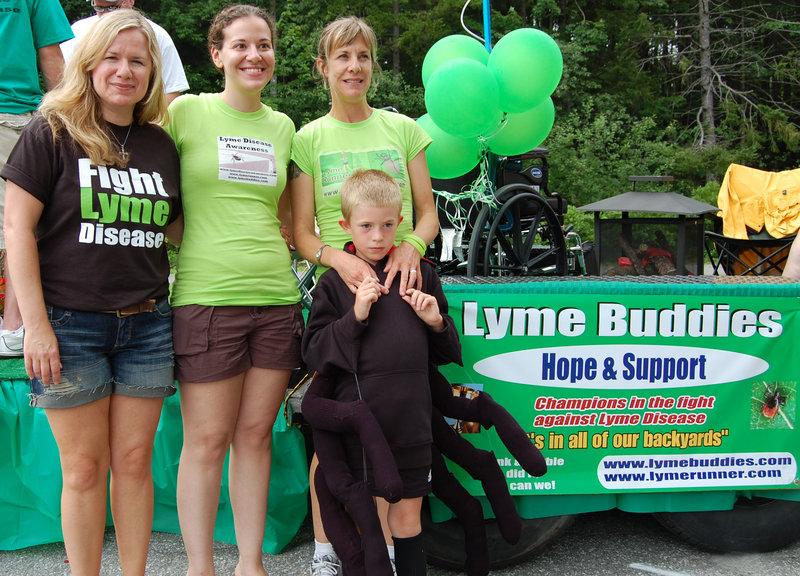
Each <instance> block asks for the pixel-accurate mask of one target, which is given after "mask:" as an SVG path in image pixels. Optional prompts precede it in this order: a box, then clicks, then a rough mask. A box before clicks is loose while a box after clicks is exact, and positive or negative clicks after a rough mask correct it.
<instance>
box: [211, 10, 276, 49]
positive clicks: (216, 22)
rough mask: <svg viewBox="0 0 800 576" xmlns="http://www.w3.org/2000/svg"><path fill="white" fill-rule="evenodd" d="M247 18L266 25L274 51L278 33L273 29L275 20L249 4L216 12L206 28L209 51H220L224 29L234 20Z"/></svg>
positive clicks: (223, 39) (223, 38)
mask: <svg viewBox="0 0 800 576" xmlns="http://www.w3.org/2000/svg"><path fill="white" fill-rule="evenodd" d="M248 16H255V17H256V18H261V19H262V20H263V21H264V22H266V23H267V26H268V27H269V33H270V35H271V36H272V47H273V49H274V48H275V44H276V43H277V41H278V31H277V30H276V29H275V20H274V19H273V18H272V16H271V15H270V13H269V12H267V11H266V10H264V9H263V8H261V7H259V6H253V5H251V4H233V5H231V6H226V7H225V8H223V9H222V10H220V11H219V12H217V15H216V16H214V18H213V20H211V25H210V26H209V27H208V49H209V51H210V50H211V48H216V49H217V50H221V49H222V43H223V42H224V41H225V29H226V28H227V27H228V26H230V25H231V24H232V23H233V22H234V21H235V20H238V19H239V18H246V17H248Z"/></svg>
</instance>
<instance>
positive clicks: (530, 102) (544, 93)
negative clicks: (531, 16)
mask: <svg viewBox="0 0 800 576" xmlns="http://www.w3.org/2000/svg"><path fill="white" fill-rule="evenodd" d="M488 66H489V69H490V70H491V71H492V73H494V77H495V78H496V79H497V87H498V88H499V89H500V109H501V110H502V111H503V112H508V113H511V114H519V113H520V112H524V111H525V110H530V109H531V108H533V107H534V106H536V105H537V104H539V103H540V102H542V101H543V100H544V99H545V98H547V97H548V96H550V94H552V93H553V91H554V90H555V89H556V86H558V83H559V81H560V80H561V73H562V72H563V69H564V59H563V58H562V56H561V50H560V49H559V47H558V44H556V41H555V40H553V39H552V38H551V37H550V36H548V35H547V34H545V33H544V32H542V31H541V30H536V29H535V28H519V29H517V30H514V31H513V32H509V33H508V34H506V35H505V36H503V37H502V38H501V39H500V40H499V41H498V42H497V45H496V46H495V47H494V49H493V50H492V53H491V54H490V55H489V64H488Z"/></svg>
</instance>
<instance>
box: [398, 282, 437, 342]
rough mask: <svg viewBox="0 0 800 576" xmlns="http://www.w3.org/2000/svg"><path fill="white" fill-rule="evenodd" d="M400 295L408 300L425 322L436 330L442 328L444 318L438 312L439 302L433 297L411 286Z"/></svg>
mask: <svg viewBox="0 0 800 576" xmlns="http://www.w3.org/2000/svg"><path fill="white" fill-rule="evenodd" d="M401 297H402V298H403V300H405V301H406V302H408V304H409V305H410V306H411V307H412V308H413V309H414V312H416V313H417V316H419V317H420V318H421V319H422V321H423V322H425V324H427V325H428V326H430V327H431V328H433V329H434V330H435V331H436V332H441V331H442V330H444V318H442V314H441V313H440V312H439V303H438V302H437V301H436V298H435V297H433V296H431V295H430V294H425V292H422V291H421V290H415V289H413V288H412V289H407V290H406V293H405V295H404V296H401Z"/></svg>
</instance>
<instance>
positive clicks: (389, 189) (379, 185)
mask: <svg viewBox="0 0 800 576" xmlns="http://www.w3.org/2000/svg"><path fill="white" fill-rule="evenodd" d="M339 195H340V196H341V201H342V216H344V219H345V220H347V221H349V220H350V216H352V214H353V210H355V209H356V208H357V207H359V206H378V207H387V208H396V209H397V213H398V214H400V211H401V210H402V209H403V193H402V192H401V191H400V186H398V184H397V182H396V181H395V179H394V178H393V177H392V176H391V175H389V174H387V173H386V172H384V171H382V170H374V169H373V170H356V171H355V172H353V173H352V174H351V175H350V176H348V177H347V180H345V181H344V182H343V183H342V187H341V189H340V190H339Z"/></svg>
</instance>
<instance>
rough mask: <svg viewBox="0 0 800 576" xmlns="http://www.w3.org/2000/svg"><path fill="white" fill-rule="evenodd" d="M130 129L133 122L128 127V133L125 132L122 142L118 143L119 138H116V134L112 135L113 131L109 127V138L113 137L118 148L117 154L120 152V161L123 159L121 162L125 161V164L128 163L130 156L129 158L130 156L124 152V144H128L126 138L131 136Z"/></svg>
mask: <svg viewBox="0 0 800 576" xmlns="http://www.w3.org/2000/svg"><path fill="white" fill-rule="evenodd" d="M131 128H133V122H131V123H130V124H129V125H128V132H127V134H125V140H123V141H122V142H120V141H119V138H117V135H116V134H114V130H113V129H112V128H111V127H109V132H111V136H113V137H114V140H116V142H117V145H118V146H119V152H120V154H121V155H122V159H123V160H125V162H127V161H128V158H130V156H131V155H130V154H128V152H127V151H126V150H125V144H127V143H128V136H130V135H131Z"/></svg>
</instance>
